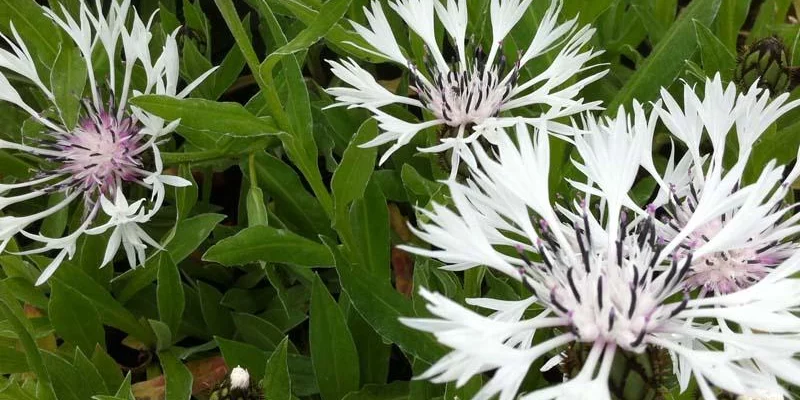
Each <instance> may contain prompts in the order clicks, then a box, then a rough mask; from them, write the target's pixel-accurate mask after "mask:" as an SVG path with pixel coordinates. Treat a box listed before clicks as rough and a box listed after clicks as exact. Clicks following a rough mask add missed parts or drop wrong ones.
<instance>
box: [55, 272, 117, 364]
mask: <svg viewBox="0 0 800 400" xmlns="http://www.w3.org/2000/svg"><path fill="white" fill-rule="evenodd" d="M50 286H51V289H52V290H51V292H50V304H49V306H48V311H49V316H50V322H51V323H52V324H53V327H54V328H55V329H56V332H57V333H58V335H59V336H60V337H62V338H63V339H64V340H66V341H69V342H71V343H74V344H75V345H77V346H78V348H80V349H82V350H83V351H84V352H86V353H89V352H91V351H93V350H94V348H95V346H96V345H98V344H99V345H101V346H105V342H106V341H105V330H104V329H103V324H102V322H101V321H100V316H99V315H98V313H97V309H96V307H95V306H94V305H93V304H92V303H91V301H89V300H88V299H86V298H85V297H83V296H81V295H80V294H79V293H76V292H75V291H73V290H70V289H69V288H67V287H65V286H64V285H62V284H61V283H59V282H58V281H54V282H52V283H51V285H50Z"/></svg>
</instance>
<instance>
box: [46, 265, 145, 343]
mask: <svg viewBox="0 0 800 400" xmlns="http://www.w3.org/2000/svg"><path fill="white" fill-rule="evenodd" d="M50 279H51V280H52V281H53V282H56V283H57V284H60V285H61V286H62V287H63V288H64V289H68V290H70V291H71V292H72V294H74V295H79V296H82V297H83V298H84V299H86V300H87V301H88V302H89V303H91V304H93V305H94V307H95V308H96V309H97V311H98V313H99V314H100V320H101V321H103V323H105V324H107V325H111V326H113V327H115V328H117V329H121V330H122V331H124V332H127V333H128V334H130V335H132V336H134V337H136V338H137V339H139V340H141V341H142V342H144V343H146V344H154V343H155V336H154V335H153V332H152V331H151V330H150V328H149V327H145V326H144V325H142V324H141V323H139V320H137V319H136V317H135V316H134V315H133V314H131V312H130V311H128V310H127V309H125V307H123V306H122V304H120V303H119V302H118V301H117V300H116V299H114V298H113V297H112V296H111V294H110V293H108V291H107V290H106V289H105V288H103V287H102V286H100V284H98V283H97V282H95V280H94V279H92V278H91V277H89V275H86V273H85V272H83V271H81V270H80V269H79V268H59V269H58V271H56V273H55V274H53V277H52V278H50Z"/></svg>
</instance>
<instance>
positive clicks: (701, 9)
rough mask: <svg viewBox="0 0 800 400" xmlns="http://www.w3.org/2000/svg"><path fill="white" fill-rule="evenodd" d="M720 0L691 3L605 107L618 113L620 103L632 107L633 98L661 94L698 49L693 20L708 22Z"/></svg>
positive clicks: (714, 13)
mask: <svg viewBox="0 0 800 400" xmlns="http://www.w3.org/2000/svg"><path fill="white" fill-rule="evenodd" d="M720 1H721V0H696V1H693V2H691V3H690V4H689V6H687V7H686V9H685V10H684V12H683V15H682V16H681V18H680V19H679V20H678V21H677V22H675V23H674V24H672V26H671V27H670V28H669V30H667V33H666V34H665V35H664V37H663V38H662V39H661V41H659V42H658V44H657V45H656V46H655V48H653V52H652V53H650V55H649V56H648V57H647V58H646V59H645V60H644V62H642V65H641V66H640V67H639V68H637V70H636V72H634V73H633V75H632V76H631V77H630V79H628V81H627V82H625V85H624V86H623V87H622V89H620V91H619V93H617V95H616V96H614V99H613V100H612V101H611V103H610V104H609V106H608V108H606V110H607V112H608V113H616V112H617V109H618V108H619V106H625V107H630V104H631V102H632V101H633V99H639V101H640V102H647V101H651V100H653V99H655V98H656V97H657V96H658V91H659V89H660V88H661V87H662V86H663V87H666V86H669V85H670V84H671V83H672V82H673V81H674V80H675V78H677V77H678V75H679V74H680V72H681V71H682V70H683V69H684V62H685V61H686V60H688V59H690V58H691V57H692V55H693V54H694V53H695V51H697V48H698V43H697V41H696V40H687V38H690V37H692V35H694V22H693V21H695V20H697V22H699V23H701V24H703V25H706V26H709V25H711V23H712V22H713V21H714V17H715V16H716V15H717V10H719V3H720Z"/></svg>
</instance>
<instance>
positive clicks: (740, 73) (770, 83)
mask: <svg viewBox="0 0 800 400" xmlns="http://www.w3.org/2000/svg"><path fill="white" fill-rule="evenodd" d="M791 71H792V68H791V66H790V65H789V62H788V57H787V54H786V46H784V45H783V42H781V40H780V39H778V38H777V37H775V36H772V37H768V38H765V39H761V40H759V41H757V42H755V43H753V44H752V45H750V46H749V47H746V48H745V49H744V51H743V52H742V54H741V55H740V56H739V62H738V64H737V66H736V71H735V74H734V79H735V80H736V83H737V84H738V85H739V87H740V88H741V89H743V90H745V89H747V88H749V87H750V86H752V85H753V83H754V82H755V81H756V79H758V87H760V88H763V89H768V90H769V91H770V93H772V94H773V95H775V94H780V93H784V92H787V91H789V90H790V88H791V86H792V72H791Z"/></svg>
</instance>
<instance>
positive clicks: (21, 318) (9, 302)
mask: <svg viewBox="0 0 800 400" xmlns="http://www.w3.org/2000/svg"><path fill="white" fill-rule="evenodd" d="M0 316H3V317H4V319H6V320H8V321H9V322H10V323H11V327H12V329H13V330H14V332H15V333H16V334H17V337H19V341H20V344H21V345H22V349H23V350H24V351H25V357H26V358H27V361H28V366H30V368H31V371H33V372H34V373H35V374H36V378H37V382H38V383H37V385H38V387H39V390H38V395H39V396H38V397H39V399H42V400H56V399H57V398H58V397H57V396H56V393H55V390H54V389H53V383H52V381H51V380H50V374H49V373H48V371H47V368H45V365H44V360H43V359H42V353H41V351H40V350H39V347H38V346H37V345H36V342H35V341H34V339H33V334H32V332H33V326H32V325H31V322H30V320H28V318H26V317H25V314H24V313H23V311H22V307H21V306H20V305H19V303H18V302H17V300H16V299H14V297H13V296H12V295H11V293H10V292H9V291H8V288H7V287H6V285H5V282H1V281H0Z"/></svg>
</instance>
